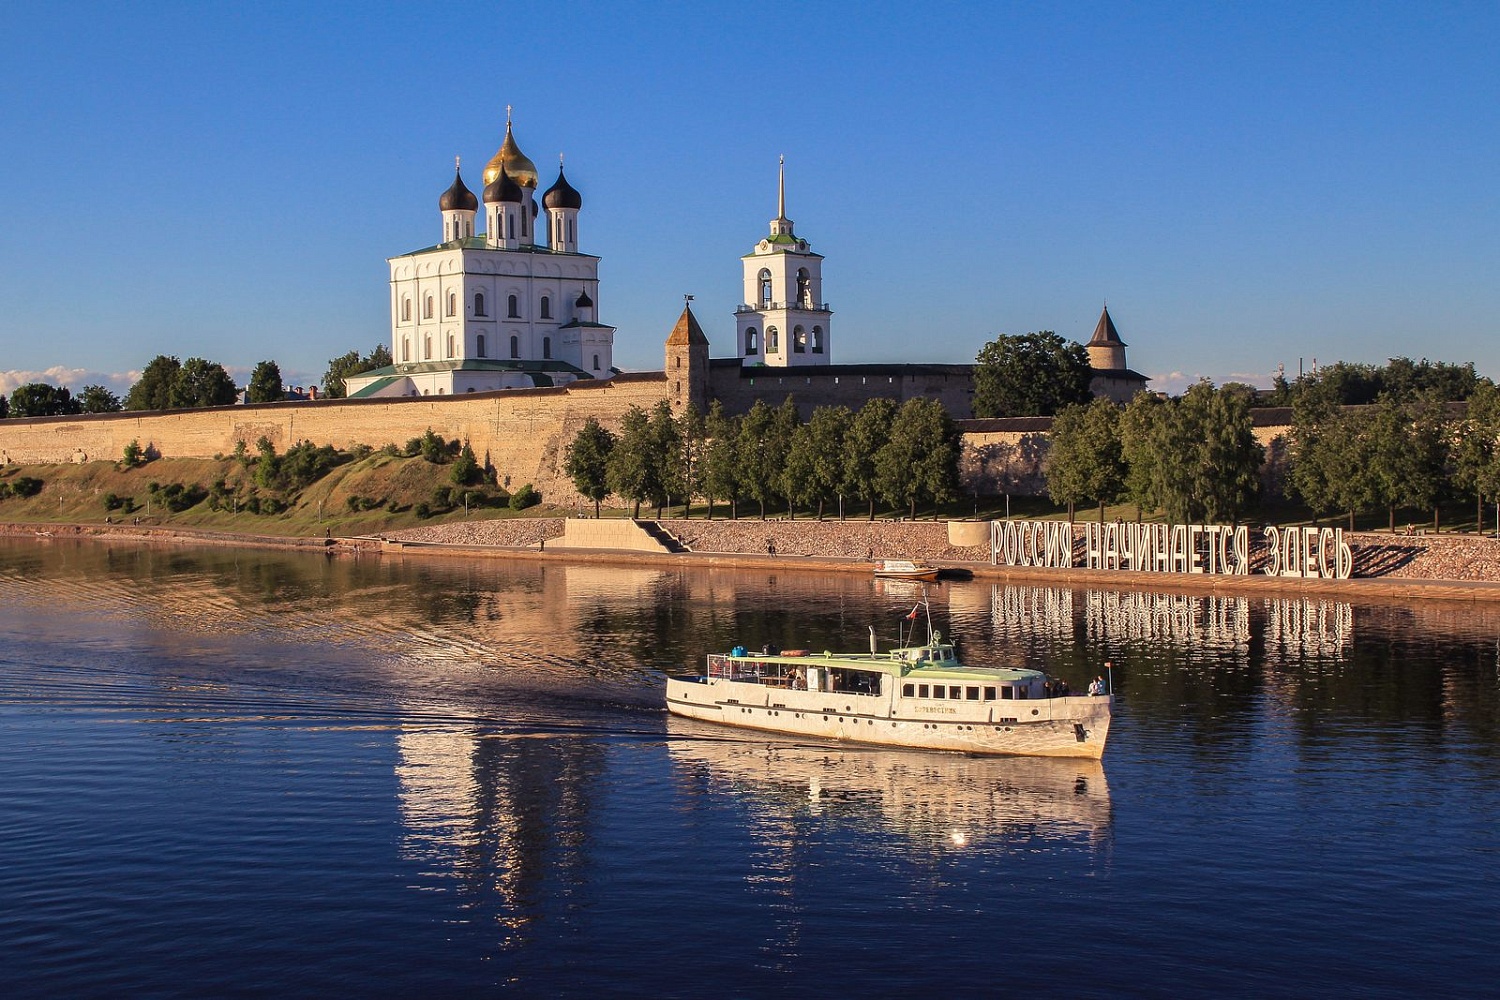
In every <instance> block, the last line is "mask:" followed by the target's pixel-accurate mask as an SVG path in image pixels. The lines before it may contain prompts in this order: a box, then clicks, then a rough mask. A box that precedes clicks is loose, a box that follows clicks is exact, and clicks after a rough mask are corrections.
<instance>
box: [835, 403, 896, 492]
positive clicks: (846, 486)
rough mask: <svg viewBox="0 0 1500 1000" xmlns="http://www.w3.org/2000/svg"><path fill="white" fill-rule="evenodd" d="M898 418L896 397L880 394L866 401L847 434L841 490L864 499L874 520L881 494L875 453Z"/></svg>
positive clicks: (884, 441) (887, 437) (876, 453)
mask: <svg viewBox="0 0 1500 1000" xmlns="http://www.w3.org/2000/svg"><path fill="white" fill-rule="evenodd" d="M895 419H896V403H895V401H894V400H890V399H886V398H884V397H877V398H875V399H869V400H866V401H865V405H863V406H861V407H860V408H859V412H858V413H856V414H855V415H854V419H853V421H851V422H850V424H849V430H848V432H847V433H846V434H845V435H844V468H843V478H842V481H841V486H840V490H841V492H842V494H843V495H845V496H849V497H853V498H855V499H857V500H864V501H866V502H867V503H868V504H869V505H870V513H869V519H870V520H871V521H873V520H875V501H876V499H877V498H878V497H879V496H880V490H879V488H878V486H877V484H876V468H875V456H876V455H878V454H879V453H880V449H881V448H883V447H884V446H885V443H886V442H887V441H889V440H890V436H891V422H892V421H894V420H895Z"/></svg>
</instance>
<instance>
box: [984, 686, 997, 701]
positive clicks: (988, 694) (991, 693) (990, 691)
mask: <svg viewBox="0 0 1500 1000" xmlns="http://www.w3.org/2000/svg"><path fill="white" fill-rule="evenodd" d="M984 700H985V701H994V700H995V689H994V688H992V687H987V688H985V689H984Z"/></svg>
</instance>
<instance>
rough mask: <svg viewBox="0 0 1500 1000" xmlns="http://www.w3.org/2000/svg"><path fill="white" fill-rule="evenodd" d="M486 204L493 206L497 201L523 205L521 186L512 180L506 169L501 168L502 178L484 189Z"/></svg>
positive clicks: (499, 177)
mask: <svg viewBox="0 0 1500 1000" xmlns="http://www.w3.org/2000/svg"><path fill="white" fill-rule="evenodd" d="M484 201H485V204H493V203H495V202H497V201H508V202H513V203H515V204H518V205H519V204H520V203H521V185H519V184H517V183H516V182H515V181H513V180H511V179H510V174H507V173H506V172H505V168H504V167H501V168H500V176H498V177H496V178H495V179H494V180H492V181H490V182H489V183H488V184H486V185H485V187H484Z"/></svg>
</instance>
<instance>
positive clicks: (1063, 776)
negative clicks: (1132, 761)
mask: <svg viewBox="0 0 1500 1000" xmlns="http://www.w3.org/2000/svg"><path fill="white" fill-rule="evenodd" d="M667 734H668V737H669V739H668V750H669V752H670V754H671V757H672V760H673V762H674V764H677V765H680V766H681V767H683V768H686V769H689V770H690V771H692V772H697V773H700V774H702V775H703V776H704V777H706V778H707V779H708V780H709V781H710V782H714V781H717V782H723V783H724V784H727V785H728V786H729V787H731V788H732V789H734V790H735V791H736V792H738V793H741V794H742V795H744V796H745V797H746V800H747V801H748V802H749V803H751V804H752V805H753V806H754V807H757V808H762V809H768V810H771V811H773V812H780V813H785V814H807V815H815V816H820V817H825V818H830V819H848V820H852V821H854V822H856V823H858V824H859V825H861V826H863V827H865V828H867V829H872V830H873V829H881V830H884V831H885V832H888V833H892V834H896V835H899V836H901V837H903V838H906V839H908V840H909V841H911V842H912V843H913V846H918V847H925V848H927V849H963V848H973V847H980V846H990V847H994V846H1003V845H1004V844H1005V843H1007V842H1015V841H1022V840H1030V839H1031V838H1035V837H1043V838H1046V839H1048V840H1058V841H1066V840H1073V841H1077V842H1080V843H1084V844H1088V845H1091V846H1093V845H1100V844H1103V843H1104V842H1105V841H1106V840H1107V839H1108V835H1109V831H1110V825H1111V821H1112V812H1111V806H1110V798H1109V786H1108V785H1107V784H1106V783H1105V780H1104V768H1103V767H1102V766H1101V765H1100V763H1099V762H1098V761H1096V760H1086V759H1081V758H1063V759H1059V758H1045V757H967V756H964V755H961V754H944V753H927V752H923V751H910V750H882V749H878V748H868V749H867V748H863V747H854V746H845V745H842V744H836V743H815V742H794V741H791V740H788V739H787V738H786V737H784V736H782V737H778V736H775V735H774V734H759V733H753V732H744V733H742V732H739V731H735V732H733V733H726V732H725V730H724V728H723V727H721V726H715V725H713V724H711V723H704V722H698V721H695V720H692V719H683V718H679V717H677V716H669V717H668V718H667Z"/></svg>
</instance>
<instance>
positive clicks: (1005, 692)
mask: <svg viewBox="0 0 1500 1000" xmlns="http://www.w3.org/2000/svg"><path fill="white" fill-rule="evenodd" d="M1015 696H1016V689H1015V688H1013V687H1011V686H1010V685H1009V684H1007V685H1005V686H1003V687H1001V688H1000V699H1001V700H1002V701H1010V700H1011V699H1012V698H1014V697H1015Z"/></svg>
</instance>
